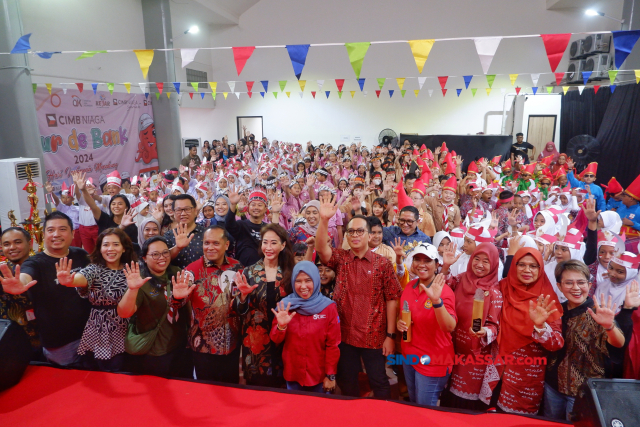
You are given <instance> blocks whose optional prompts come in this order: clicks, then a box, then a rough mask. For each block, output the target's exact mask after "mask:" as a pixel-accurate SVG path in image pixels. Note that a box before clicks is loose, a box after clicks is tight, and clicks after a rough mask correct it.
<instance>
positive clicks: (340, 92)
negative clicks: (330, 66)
mask: <svg viewBox="0 0 640 427" xmlns="http://www.w3.org/2000/svg"><path fill="white" fill-rule="evenodd" d="M338 97H339V98H340V99H342V91H341V90H339V91H338Z"/></svg>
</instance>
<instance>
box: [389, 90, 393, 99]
mask: <svg viewBox="0 0 640 427" xmlns="http://www.w3.org/2000/svg"><path fill="white" fill-rule="evenodd" d="M392 97H393V90H391V89H389V98H392Z"/></svg>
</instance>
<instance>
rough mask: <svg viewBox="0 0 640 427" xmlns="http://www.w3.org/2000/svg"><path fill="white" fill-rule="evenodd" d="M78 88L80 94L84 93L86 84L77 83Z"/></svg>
mask: <svg viewBox="0 0 640 427" xmlns="http://www.w3.org/2000/svg"><path fill="white" fill-rule="evenodd" d="M76 86H78V90H79V91H80V93H82V91H83V90H84V83H76Z"/></svg>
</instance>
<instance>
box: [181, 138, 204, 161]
mask: <svg viewBox="0 0 640 427" xmlns="http://www.w3.org/2000/svg"><path fill="white" fill-rule="evenodd" d="M201 146H202V144H201V141H200V138H182V157H186V156H188V155H189V149H190V148H191V147H198V155H199V154H200V147H201Z"/></svg>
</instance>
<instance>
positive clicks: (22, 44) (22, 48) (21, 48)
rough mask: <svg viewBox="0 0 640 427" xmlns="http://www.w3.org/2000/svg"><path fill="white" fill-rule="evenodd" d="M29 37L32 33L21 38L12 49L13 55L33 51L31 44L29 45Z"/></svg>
mask: <svg viewBox="0 0 640 427" xmlns="http://www.w3.org/2000/svg"><path fill="white" fill-rule="evenodd" d="M29 37H31V33H29V34H25V35H24V36H22V37H20V38H19V39H18V41H17V42H16V44H15V45H14V46H13V49H11V53H28V52H29V49H31V43H29Z"/></svg>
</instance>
